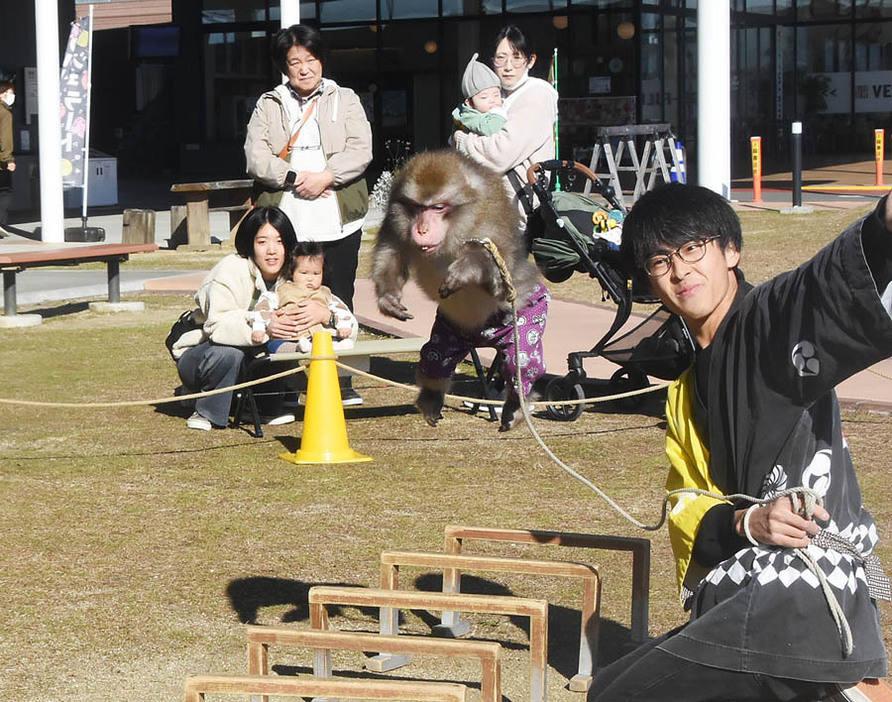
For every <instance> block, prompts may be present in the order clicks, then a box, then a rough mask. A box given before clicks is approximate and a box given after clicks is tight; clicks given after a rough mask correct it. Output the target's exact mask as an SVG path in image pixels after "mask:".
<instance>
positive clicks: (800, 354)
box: [790, 341, 821, 378]
mask: <svg viewBox="0 0 892 702" xmlns="http://www.w3.org/2000/svg"><path fill="white" fill-rule="evenodd" d="M815 354H816V349H815V345H814V344H813V343H811V342H810V341H800V342H799V343H798V344H796V345H795V346H794V347H793V353H791V354H790V361H791V362H792V363H793V367H794V368H795V369H796V372H797V373H799V375H800V377H802V378H806V377H810V376H815V375H817V374H818V373H820V372H821V362H820V361H819V360H818V359H817V357H816V356H815Z"/></svg>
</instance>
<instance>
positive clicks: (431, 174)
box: [395, 152, 475, 256]
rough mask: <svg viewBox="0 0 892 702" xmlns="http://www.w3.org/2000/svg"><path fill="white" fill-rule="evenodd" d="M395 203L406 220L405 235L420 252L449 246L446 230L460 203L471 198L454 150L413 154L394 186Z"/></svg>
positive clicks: (451, 235) (449, 234)
mask: <svg viewBox="0 0 892 702" xmlns="http://www.w3.org/2000/svg"><path fill="white" fill-rule="evenodd" d="M395 191H396V193H397V194H396V198H397V201H398V206H399V207H400V208H401V209H402V212H403V216H404V218H405V219H406V220H408V224H409V226H408V232H407V233H408V237H409V239H410V240H411V242H412V244H413V245H414V246H415V247H416V250H417V251H419V252H420V253H421V254H422V255H424V256H432V255H434V254H437V253H439V252H442V251H445V250H447V249H449V248H451V246H450V244H451V243H456V242H451V239H454V238H456V234H457V232H450V230H451V229H452V228H453V224H454V223H455V221H456V220H457V219H459V218H460V216H461V212H462V210H463V209H464V207H465V206H466V205H467V204H468V203H470V202H472V201H473V200H474V199H475V195H474V192H473V189H472V188H471V187H470V184H469V183H468V180H467V178H466V177H465V176H464V174H463V172H462V161H461V159H460V158H459V157H458V156H456V155H454V154H448V153H447V154H443V153H437V152H426V153H423V154H420V155H418V156H416V157H415V158H414V159H413V160H412V161H411V162H410V163H409V165H408V166H407V167H406V169H405V171H404V173H403V174H401V181H400V183H399V185H398V186H397V187H396V188H395Z"/></svg>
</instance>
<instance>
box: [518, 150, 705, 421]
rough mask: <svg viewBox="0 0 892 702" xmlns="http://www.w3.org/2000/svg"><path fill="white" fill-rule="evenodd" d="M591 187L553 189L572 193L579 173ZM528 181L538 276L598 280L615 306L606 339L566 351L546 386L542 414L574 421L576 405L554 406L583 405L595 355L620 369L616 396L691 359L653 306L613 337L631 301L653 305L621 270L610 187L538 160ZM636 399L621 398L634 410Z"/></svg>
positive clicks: (574, 168) (567, 166)
mask: <svg viewBox="0 0 892 702" xmlns="http://www.w3.org/2000/svg"><path fill="white" fill-rule="evenodd" d="M580 174H581V175H582V176H584V177H585V178H587V179H588V180H589V181H591V185H592V188H591V189H592V192H593V193H595V194H596V196H598V197H599V200H595V199H592V198H590V197H587V196H585V195H583V194H581V193H579V192H572V191H567V190H554V189H553V184H554V183H555V182H556V180H557V177H559V178H561V182H562V184H563V185H565V186H569V188H572V187H573V186H574V185H575V181H576V179H577V178H578V176H579V175H580ZM527 178H528V181H529V184H530V186H531V187H532V190H533V192H534V193H535V195H536V197H537V198H538V200H539V205H538V206H537V207H536V208H535V209H532V208H530V214H529V216H528V218H527V229H526V237H527V242H528V246H529V248H530V250H531V252H532V254H533V258H534V259H535V261H536V265H537V266H538V267H539V270H540V271H541V272H542V274H543V275H544V276H545V278H546V279H547V280H549V281H551V282H552V283H561V282H563V281H565V280H567V279H568V278H570V276H572V275H573V273H575V272H577V271H578V272H581V273H587V274H588V275H589V277H591V278H595V279H597V281H598V283H600V286H601V289H602V291H603V297H604V299H607V298H608V297H609V298H610V299H611V300H612V301H613V302H614V303H616V315H615V316H614V319H613V322H612V323H611V325H610V328H609V329H608V330H607V331H606V333H605V334H604V335H603V336H602V337H601V338H600V339H599V340H598V341H597V343H595V345H594V346H593V347H592V348H591V349H590V350H589V351H577V352H573V353H570V354H569V356H568V358H567V366H568V372H567V374H566V375H565V376H562V377H557V378H554V379H553V380H551V381H550V382H549V383H548V385H547V386H546V390H545V399H546V407H547V411H548V414H549V416H551V417H552V418H554V419H557V420H562V421H573V420H575V419H577V418H579V416H580V415H581V414H582V412H583V409H584V405H583V404H581V403H580V404H572V405H567V404H561V401H571V400H583V399H585V397H586V395H585V388H584V387H583V381H585V379H586V372H585V369H584V368H583V360H584V359H586V358H592V357H595V356H600V357H602V358H606V359H608V360H609V361H611V362H613V363H616V364H617V365H619V366H620V368H619V369H618V370H617V371H616V372H615V373H614V374H613V375H612V376H611V378H610V380H609V392H610V393H611V394H612V393H621V392H627V391H629V390H637V389H640V388H645V387H648V386H649V385H650V381H649V380H648V376H653V377H657V378H661V379H664V380H672V379H675V378H677V377H678V376H679V375H680V374H681V373H682V371H684V370H685V369H686V368H687V367H688V366H689V365H690V364H691V361H692V360H693V349H694V345H693V341H692V340H691V337H690V335H689V334H688V331H687V328H686V327H685V326H684V323H683V322H682V321H681V320H680V319H679V318H678V317H676V316H675V315H673V314H671V313H670V312H669V311H668V310H667V309H666V308H665V307H663V306H662V305H660V306H659V307H658V308H657V309H656V310H655V311H654V312H653V313H651V314H650V315H649V316H647V317H646V318H645V319H644V320H643V321H642V322H641V323H639V324H637V325H635V326H634V327H633V328H632V329H631V330H630V331H627V332H625V333H623V334H621V335H620V336H618V337H616V338H614V336H615V335H616V334H617V333H618V332H619V331H620V329H622V328H623V326H624V325H625V323H626V322H627V321H628V319H629V317H630V315H631V312H632V304H633V303H636V302H637V303H646V304H659V300H658V299H657V298H655V297H653V296H651V295H650V294H649V293H646V292H642V291H641V290H640V289H639V287H638V286H636V285H635V284H633V282H632V277H631V276H630V275H629V274H627V272H626V271H625V270H624V269H623V264H622V261H621V259H620V253H619V244H620V241H621V236H622V221H623V219H624V218H625V215H626V211H625V209H624V208H623V207H622V205H621V204H620V203H619V202H618V200H617V198H616V196H615V193H614V191H613V188H612V187H610V186H607V185H604V183H603V182H602V181H601V180H600V179H599V178H598V177H597V176H596V175H595V174H594V173H593V172H592V171H591V170H590V169H589V168H587V167H586V166H584V165H582V164H581V163H577V162H575V161H558V160H555V161H544V162H542V163H536V164H533V165H532V166H531V167H530V169H529V171H528V173H527ZM640 397H641V396H633V397H631V398H626V399H627V401H626V402H625V403H624V404H626V405H627V406H629V407H632V408H634V407H635V406H637V404H638V402H639V401H640Z"/></svg>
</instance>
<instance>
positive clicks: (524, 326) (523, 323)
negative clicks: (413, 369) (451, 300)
mask: <svg viewBox="0 0 892 702" xmlns="http://www.w3.org/2000/svg"><path fill="white" fill-rule="evenodd" d="M548 300H549V297H548V290H547V289H546V288H545V286H544V285H542V283H536V287H535V288H534V289H533V294H532V295H531V296H530V299H529V300H527V303H526V305H524V306H523V307H522V308H521V309H519V310H517V324H518V336H519V340H520V349H519V351H520V354H519V355H520V368H521V382H522V384H523V388H522V391H523V396H524V397H526V396H527V395H529V394H530V389H531V388H532V387H533V383H535V382H536V380H538V379H539V378H540V377H541V376H542V375H543V374H544V373H545V358H544V356H543V354H542V334H544V333H545V322H546V320H547V319H548ZM481 346H483V347H491V348H494V349H498V350H499V351H503V352H504V353H505V361H504V363H503V365H502V368H501V369H500V370H501V373H502V377H503V378H504V379H505V381H506V382H507V383H508V388H509V393H514V394H516V393H517V388H516V386H515V383H516V382H517V354H516V352H515V347H514V318H513V316H512V314H511V313H510V312H508V313H505V314H499V315H495V316H493V317H492V318H490V319H489V321H488V323H487V325H486V326H485V327H484V328H483V329H481V330H480V331H478V332H473V333H470V334H469V333H466V332H464V331H462V330H460V329H457V328H456V327H454V326H453V325H452V323H450V322H449V320H447V319H446V318H445V317H444V316H443V315H441V314H440V311H439V310H437V317H436V319H434V326H433V327H432V328H431V337H430V341H428V342H427V343H426V344H425V345H424V346H423V347H422V348H421V360H420V362H419V364H418V372H419V373H420V374H421V375H422V376H424V377H426V378H431V379H432V380H445V379H448V378H451V377H452V373H453V372H454V371H455V367H456V366H457V365H458V364H459V362H460V361H461V360H462V359H464V357H465V356H467V355H468V353H469V352H470V351H471V349H474V348H478V347H481Z"/></svg>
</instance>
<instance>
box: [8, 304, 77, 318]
mask: <svg viewBox="0 0 892 702" xmlns="http://www.w3.org/2000/svg"><path fill="white" fill-rule="evenodd" d="M88 309H90V303H89V302H66V303H65V304H62V305H56V306H55V307H37V308H28V307H26V311H25V312H22V311H21V310H19V314H39V315H40V316H41V317H43V318H44V319H50V318H52V317H61V316H62V315H69V314H76V313H77V312H86V311H87V310H88Z"/></svg>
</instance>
